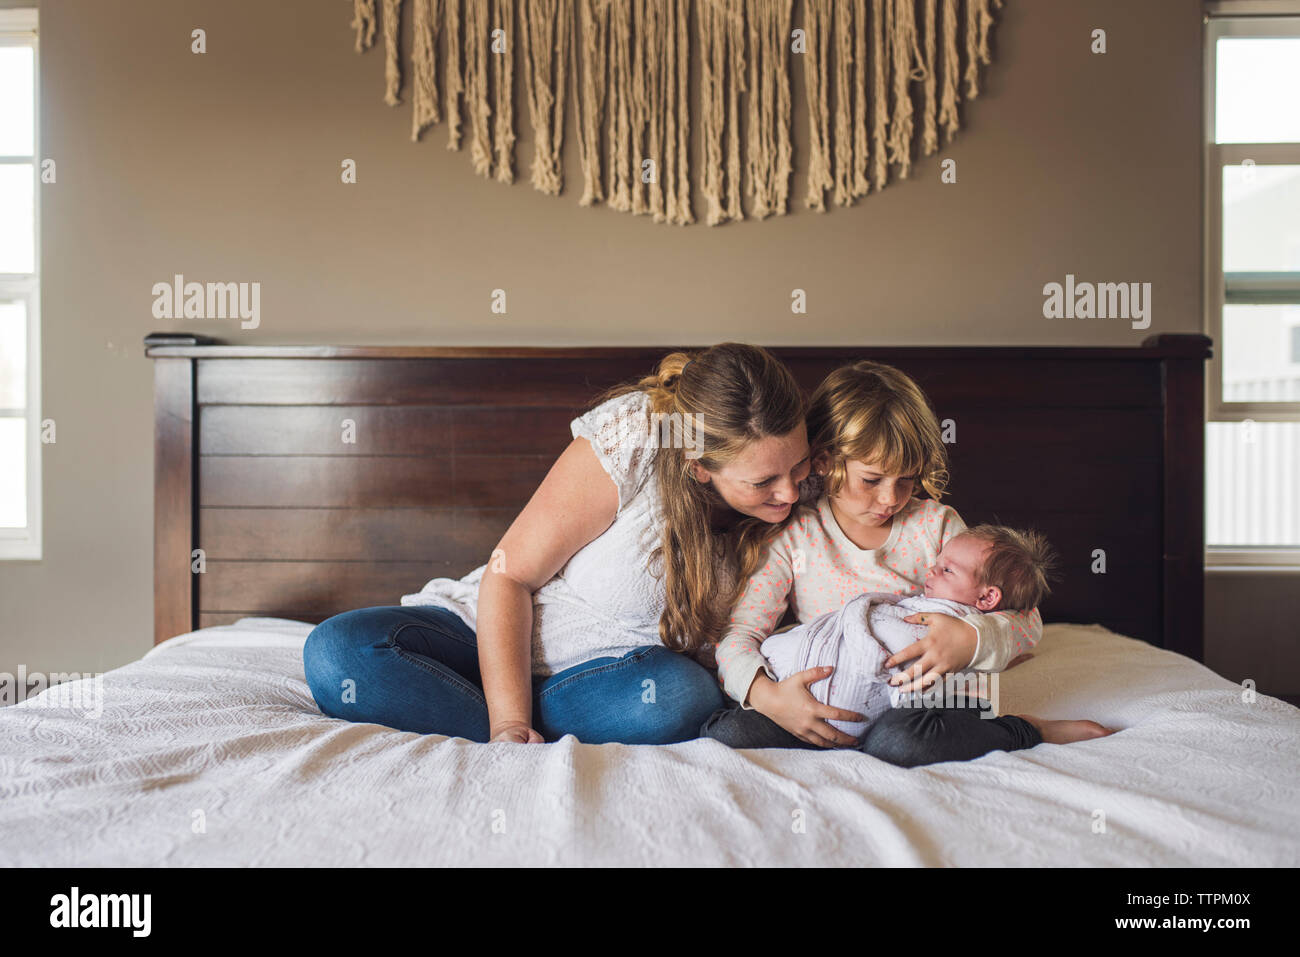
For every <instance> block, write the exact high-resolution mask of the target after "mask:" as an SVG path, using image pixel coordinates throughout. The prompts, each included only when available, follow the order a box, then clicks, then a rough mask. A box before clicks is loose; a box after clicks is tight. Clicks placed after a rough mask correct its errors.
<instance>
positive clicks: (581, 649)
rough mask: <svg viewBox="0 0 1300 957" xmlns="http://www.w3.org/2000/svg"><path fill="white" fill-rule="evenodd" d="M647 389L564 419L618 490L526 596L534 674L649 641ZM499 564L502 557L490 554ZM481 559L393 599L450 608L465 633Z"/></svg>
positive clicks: (652, 625)
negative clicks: (589, 536) (598, 525)
mask: <svg viewBox="0 0 1300 957" xmlns="http://www.w3.org/2000/svg"><path fill="white" fill-rule="evenodd" d="M650 413H651V408H650V397H649V396H648V395H646V393H644V392H640V391H634V392H628V393H626V394H624V395H620V396H615V397H614V398H612V399H609V400H608V401H606V402H603V403H601V404H600V405H598V406H596V407H595V408H594V409H592V410H591V411H589V412H587V413H585V414H584V415H581V416H579V417H578V418H576V419H574V420H573V421H572V422H571V423H570V425H569V428H570V430H571V431H572V433H573V437H574V438H575V439H576V438H584V439H586V440H587V441H588V442H590V443H591V447H592V450H593V451H594V452H595V453H596V458H597V459H599V460H600V464H601V466H603V467H604V469H605V471H606V472H607V473H609V477H610V478H611V479H613V480H614V485H615V487H616V488H617V489H618V513H617V514H616V515H615V517H614V523H613V524H612V525H610V527H609V528H607V529H606V530H605V531H604V532H603V533H602V534H601V535H599V536H597V537H596V538H595V539H593V540H592V541H591V542H589V543H587V544H586V545H584V546H583V547H582V548H580V549H578V551H577V552H575V553H574V555H573V557H572V558H570V559H569V561H568V562H567V563H566V564H565V565H564V567H563V568H561V569H560V570H559V571H558V572H557V573H556V574H555V577H554V578H552V579H551V580H550V581H548V582H547V583H546V584H545V585H543V586H542V587H541V588H540V589H538V590H537V592H535V593H534V594H533V641H532V646H533V652H532V670H533V674H534V675H538V676H547V675H552V674H555V673H557V672H560V671H563V670H564V669H566V668H569V667H572V666H573V665H576V664H580V663H582V662H584V661H589V660H591V659H592V658H602V657H610V656H612V657H619V656H622V655H624V654H627V653H628V652H629V651H631V650H632V649H634V648H637V647H640V646H642V645H658V644H661V642H660V640H659V616H660V614H661V613H662V611H663V607H664V600H665V593H664V583H663V574H662V569H661V567H660V563H658V562H656V563H655V568H654V569H652V568H651V563H650V555H651V552H653V551H654V549H655V547H656V546H657V545H658V544H659V538H660V534H661V528H662V525H661V523H662V521H663V512H662V505H661V503H660V499H659V483H658V481H657V480H656V478H655V474H654V468H653V466H654V457H655V452H656V450H657V448H658V430H657V429H655V430H654V431H652V425H655V420H654V419H652V417H651V414H650ZM491 560H500V561H504V562H506V567H507V568H508V567H509V561H510V558H509V556H508V555H502V556H498V557H497V558H496V559H490V561H491ZM486 568H487V565H486V564H484V565H480V566H479V567H478V568H476V569H474V570H473V571H472V572H470V573H469V574H468V575H466V576H465V577H464V578H462V579H459V580H457V579H454V578H435V579H433V580H432V581H430V582H429V583H428V584H427V585H425V586H424V588H422V589H421V590H420V591H419V592H417V593H416V594H414V595H403V596H402V604H403V605H436V606H438V607H440V608H446V609H448V610H449V611H452V612H454V613H455V614H456V615H457V616H458V617H459V618H460V619H461V620H462V621H463V622H465V624H466V625H468V626H469V627H470V628H472V629H474V630H475V631H477V630H478V628H477V618H478V586H479V581H480V580H481V579H482V577H483V571H484V569H486Z"/></svg>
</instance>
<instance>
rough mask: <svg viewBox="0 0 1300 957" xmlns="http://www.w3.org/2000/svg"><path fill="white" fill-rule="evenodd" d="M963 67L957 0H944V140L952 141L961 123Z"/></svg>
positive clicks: (941, 117) (941, 112) (941, 108)
mask: <svg viewBox="0 0 1300 957" xmlns="http://www.w3.org/2000/svg"><path fill="white" fill-rule="evenodd" d="M960 75H961V68H960V65H959V64H958V62H957V0H943V93H942V97H941V100H940V105H939V125H940V126H942V127H943V141H944V142H945V143H951V142H952V138H953V136H955V135H956V133H957V129H958V127H959V126H960V124H961V118H960V117H959V116H958V114H957V101H958V99H960V97H961V91H960V90H959V88H958V77H959V76H960Z"/></svg>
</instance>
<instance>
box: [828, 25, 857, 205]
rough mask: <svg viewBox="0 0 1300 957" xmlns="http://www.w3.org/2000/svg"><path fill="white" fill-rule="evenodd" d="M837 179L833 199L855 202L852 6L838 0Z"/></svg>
mask: <svg viewBox="0 0 1300 957" xmlns="http://www.w3.org/2000/svg"><path fill="white" fill-rule="evenodd" d="M835 7H836V8H838V9H837V10H836V13H835V21H836V22H835V38H836V41H837V42H836V46H835V140H834V143H835V161H834V167H833V172H832V178H833V179H834V181H835V192H834V202H835V205H837V206H848V205H849V204H850V203H852V202H853V93H852V89H853V87H854V86H855V85H856V84H854V82H853V75H854V68H855V64H854V63H853V8H852V7H851V6H849V4H847V3H844V2H842V0H841V2H840V3H838V4H835Z"/></svg>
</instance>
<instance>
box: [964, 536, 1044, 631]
mask: <svg viewBox="0 0 1300 957" xmlns="http://www.w3.org/2000/svg"><path fill="white" fill-rule="evenodd" d="M962 534H963V535H969V536H970V537H971V538H974V539H978V540H979V541H981V542H987V543H988V544H989V552H988V555H987V557H986V558H985V559H984V564H983V565H982V566H981V567H980V568H979V569H977V570H976V572H975V579H976V582H977V583H978V584H979V585H981V586H983V585H996V586H997V587H998V588H1000V589H1002V603H1001V604H1000V605H999V606H998V607H999V608H1000V609H1006V610H1012V611H1029V610H1030V609H1031V608H1037V607H1038V606H1039V605H1040V604H1042V601H1043V599H1044V598H1046V597H1047V596H1048V595H1049V594H1051V592H1052V588H1051V586H1050V585H1049V584H1048V580H1049V579H1051V578H1054V577H1055V572H1056V565H1057V557H1056V553H1055V552H1054V551H1053V550H1052V546H1051V545H1050V544H1049V543H1048V541H1047V537H1046V536H1044V535H1043V534H1042V533H1041V532H1036V531H1033V530H1032V529H1030V530H1026V531H1019V530H1017V529H1014V528H1007V527H1006V526H1005V525H976V526H975V527H974V528H968V529H966V531H964V532H962Z"/></svg>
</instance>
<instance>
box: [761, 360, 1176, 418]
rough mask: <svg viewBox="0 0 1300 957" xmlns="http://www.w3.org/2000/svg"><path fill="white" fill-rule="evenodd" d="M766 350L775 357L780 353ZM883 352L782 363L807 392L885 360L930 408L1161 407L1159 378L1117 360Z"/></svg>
mask: <svg viewBox="0 0 1300 957" xmlns="http://www.w3.org/2000/svg"><path fill="white" fill-rule="evenodd" d="M772 351H773V352H775V353H776V354H777V355H778V356H779V355H781V350H780V349H774V350H772ZM887 351H888V350H875V351H873V350H871V349H863V350H861V351H860V352H851V353H846V354H844V355H843V356H835V357H833V358H829V359H788V360H787V363H786V364H787V365H788V366H789V367H790V371H791V372H793V373H794V375H795V378H796V379H797V380H798V381H799V384H800V385H801V386H803V388H805V389H806V390H808V391H810V392H811V391H812V390H813V389H814V388H816V387H817V385H818V383H820V382H821V381H822V379H824V378H825V377H826V376H827V375H828V374H829V373H830V372H831V371H832V370H834V369H836V368H838V367H839V366H842V365H846V364H848V363H850V362H856V361H858V360H859V359H872V360H875V361H879V362H888V363H889V364H890V365H893V366H895V367H897V368H899V369H901V370H902V371H904V372H906V373H907V374H908V375H910V376H911V377H912V378H913V379H915V380H916V382H917V384H918V385H920V386H921V388H922V389H924V390H925V392H926V395H928V396H929V397H930V401H931V402H932V403H933V404H934V406H935V408H936V409H942V408H961V409H977V408H983V409H1015V408H1026V407H1030V408H1040V409H1049V408H1053V409H1054V408H1084V409H1096V408H1148V409H1158V408H1160V405H1161V398H1162V397H1161V392H1160V381H1159V377H1158V376H1153V375H1144V374H1142V370H1141V369H1139V368H1135V367H1134V366H1133V365H1132V364H1130V363H1128V362H1124V361H1121V360H1111V361H1108V360H1078V359H1044V360H1041V361H1038V362H1026V361H1024V360H1023V359H1015V358H1003V359H987V360H983V361H981V360H979V359H976V358H973V357H972V358H969V359H933V358H927V357H920V356H918V357H915V358H904V359H901V360H894V361H891V360H890V359H888V358H885V357H884V354H885V353H886V352H887ZM976 351H977V350H976ZM1152 368H1154V367H1152ZM1147 371H1148V372H1150V371H1151V369H1148V370H1147Z"/></svg>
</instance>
